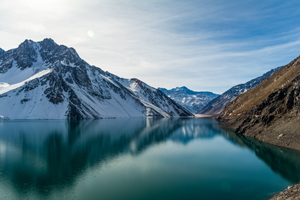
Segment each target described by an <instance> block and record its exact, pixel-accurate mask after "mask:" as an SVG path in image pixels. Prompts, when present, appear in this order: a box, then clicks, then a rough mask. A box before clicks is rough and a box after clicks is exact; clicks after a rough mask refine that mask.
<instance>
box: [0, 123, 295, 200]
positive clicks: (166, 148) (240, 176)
mask: <svg viewBox="0 0 300 200" xmlns="http://www.w3.org/2000/svg"><path fill="white" fill-rule="evenodd" d="M298 182H300V154H299V153H298V152H295V151H291V150H288V149H284V148H279V147H275V146H272V145H269V144H265V143H262V142H259V141H256V140H254V139H251V138H245V137H242V136H240V135H236V134H235V133H233V132H231V131H229V130H224V129H222V128H220V126H219V124H218V122H216V121H214V120H212V119H139V118H137V119H108V120H86V121H63V120H57V121H55V120H49V121H46V120H45V121H44V120H28V121H25V120H24V121H2V122H0V199H104V200H106V199H107V200H114V199H122V200H123V199H125V200H127V199H128V200H129V199H130V200H132V199H149V200H150V199H151V200H152V199H170V200H171V199H172V200H174V199H209V200H211V199H230V200H232V199H266V198H268V197H270V196H272V195H274V194H275V193H277V192H279V191H281V190H283V189H285V188H287V187H288V186H289V185H291V184H294V183H298Z"/></svg>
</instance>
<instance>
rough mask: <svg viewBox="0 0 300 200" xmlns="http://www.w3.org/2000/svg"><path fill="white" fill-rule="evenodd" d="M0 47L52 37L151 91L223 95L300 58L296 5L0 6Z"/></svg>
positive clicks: (177, 0) (77, 0)
mask: <svg viewBox="0 0 300 200" xmlns="http://www.w3.org/2000/svg"><path fill="white" fill-rule="evenodd" d="M0 3H1V7H0V27H1V30H0V36H1V43H0V47H1V48H3V49H5V50H8V49H11V48H15V47H17V45H18V44H19V43H21V42H22V41H24V40H25V39H32V40H35V41H40V40H42V39H43V38H49V37H50V38H53V39H54V40H55V41H56V42H57V43H59V44H64V45H67V46H70V47H74V48H75V49H76V50H77V52H78V53H79V55H80V56H81V57H82V58H83V59H85V60H86V61H87V62H88V63H90V64H92V65H95V66H98V67H100V68H102V69H103V70H106V71H109V72H112V73H115V74H116V75H118V76H121V77H127V78H130V77H136V78H139V79H141V80H143V81H145V82H146V83H148V84H149V85H152V86H154V87H166V88H173V87H176V86H183V85H185V86H187V87H189V88H191V89H193V90H198V91H204V90H205V91H213V92H216V93H222V92H224V91H225V90H227V89H228V88H230V87H231V86H233V85H236V84H239V83H243V82H246V81H248V80H250V79H252V78H255V77H257V76H259V75H261V74H263V73H264V72H266V71H268V70H270V69H271V68H275V67H278V66H281V65H285V64H287V63H288V62H290V61H291V60H293V59H294V58H296V57H297V56H298V55H299V54H300V51H299V50H300V46H299V44H300V38H299V37H300V36H299V34H298V32H299V25H298V24H299V23H298V22H299V19H300V16H299V15H300V10H299V9H298V8H299V7H300V2H299V3H298V2H297V1H293V0H291V1H288V3H287V2H283V1H276V0H272V1H271V0H266V1H263V2H262V1H258V0H252V1H251V0H248V1H242V2H241V1H237V0H236V1H234V0H228V1H221V0H215V1H212V0H210V1H208V0H202V1H201V0H151V1H137V0H100V1H99V0H85V1H82V0H72V1H71V0H51V1H50V0H43V1H40V0H14V1H4V0H0Z"/></svg>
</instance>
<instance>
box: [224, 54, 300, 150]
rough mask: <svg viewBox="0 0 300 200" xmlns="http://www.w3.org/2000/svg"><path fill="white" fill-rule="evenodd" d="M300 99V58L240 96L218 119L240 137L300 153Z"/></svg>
mask: <svg viewBox="0 0 300 200" xmlns="http://www.w3.org/2000/svg"><path fill="white" fill-rule="evenodd" d="M299 99H300V57H298V58H296V59H295V60H293V61H292V62H291V63H289V64H288V65H286V66H284V67H283V68H281V69H280V70H278V71H277V72H275V73H274V74H273V75H272V76H271V77H269V78H268V79H266V80H264V81H263V82H262V83H261V84H259V85H258V86H256V87H255V88H253V89H252V90H249V91H248V92H246V93H244V94H242V95H240V96H238V98H236V99H235V100H234V101H233V102H232V103H231V104H229V105H228V106H227V107H226V108H225V109H224V111H223V114H222V115H221V116H220V117H219V118H218V119H219V120H221V121H223V122H224V124H223V125H224V126H229V127H231V128H234V129H235V130H236V132H237V133H241V134H244V135H246V136H251V137H254V138H257V139H259V140H262V141H264V142H268V143H272V144H275V145H279V146H284V147H289V148H293V149H298V150H300V137H299V136H300V135H299V130H300V123H299V120H300V101H299Z"/></svg>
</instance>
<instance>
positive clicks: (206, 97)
mask: <svg viewBox="0 0 300 200" xmlns="http://www.w3.org/2000/svg"><path fill="white" fill-rule="evenodd" d="M158 89H159V90H161V91H162V92H164V93H165V94H166V95H167V96H168V97H170V98H171V99H173V100H174V101H175V102H176V103H178V104H180V105H181V106H183V107H184V108H186V109H187V110H189V111H190V112H191V113H197V111H199V110H200V109H201V108H203V107H204V106H205V105H206V104H208V102H210V101H211V100H213V99H214V98H216V97H218V96H219V95H218V94H214V93H212V92H195V91H192V90H190V89H188V88H187V87H176V88H173V89H171V90H167V89H165V88H158Z"/></svg>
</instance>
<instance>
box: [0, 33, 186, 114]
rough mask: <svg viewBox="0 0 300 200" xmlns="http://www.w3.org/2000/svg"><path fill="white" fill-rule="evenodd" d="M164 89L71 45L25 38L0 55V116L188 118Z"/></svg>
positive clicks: (49, 40) (184, 110) (184, 111)
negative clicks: (101, 64)
mask: <svg viewBox="0 0 300 200" xmlns="http://www.w3.org/2000/svg"><path fill="white" fill-rule="evenodd" d="M191 115H192V114H191V113H190V112H188V111H187V110H186V109H184V108H183V107H181V106H180V105H178V104H176V103H175V102H174V101H173V100H171V99H170V98H168V97H167V96H166V95H165V94H164V93H163V92H161V91H160V90H157V89H155V88H152V87H150V86H149V85H147V84H146V83H144V82H142V81H140V80H138V79H123V78H120V77H118V76H116V75H113V74H111V73H109V72H104V71H103V70H101V69H100V68H97V67H95V66H91V65H89V64H88V63H87V62H85V61H84V60H82V59H81V58H80V57H79V56H78V54H77V53H76V51H75V49H73V48H68V47H66V46H63V45H58V44H56V43H55V42H54V41H53V40H52V39H44V40H43V41H41V42H33V41H31V40H25V41H24V42H23V43H22V44H20V45H19V47H18V48H16V49H12V50H9V51H6V52H4V53H3V54H2V55H0V116H2V118H9V119H86V118H88V119H94V118H115V117H145V116H160V117H173V116H191Z"/></svg>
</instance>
